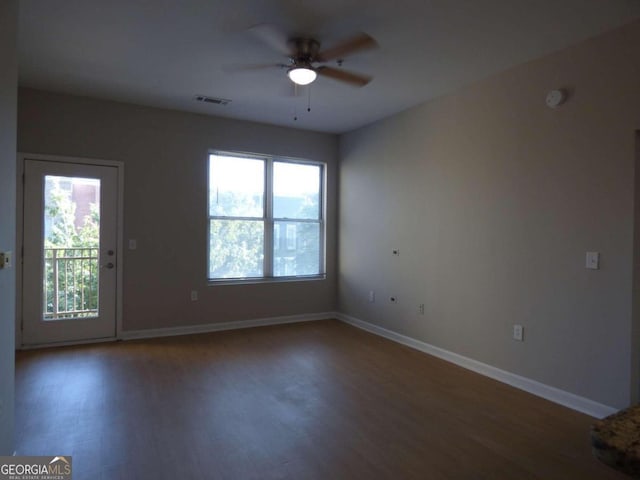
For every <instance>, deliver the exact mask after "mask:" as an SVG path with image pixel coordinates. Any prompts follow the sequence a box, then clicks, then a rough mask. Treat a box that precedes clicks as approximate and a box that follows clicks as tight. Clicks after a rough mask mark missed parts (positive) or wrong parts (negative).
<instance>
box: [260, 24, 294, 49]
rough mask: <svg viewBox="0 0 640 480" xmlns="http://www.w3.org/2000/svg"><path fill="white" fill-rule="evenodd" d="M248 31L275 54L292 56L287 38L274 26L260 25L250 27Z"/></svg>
mask: <svg viewBox="0 0 640 480" xmlns="http://www.w3.org/2000/svg"><path fill="white" fill-rule="evenodd" d="M249 31H250V32H251V33H252V34H253V35H254V36H255V37H256V38H258V39H259V40H261V41H262V42H264V43H265V44H267V45H268V46H269V47H271V48H272V49H273V50H275V51H276V52H279V53H281V54H283V55H286V56H287V57H290V56H291V55H293V54H294V51H293V49H292V47H291V45H289V37H288V36H287V34H286V33H284V32H283V31H282V30H280V29H279V28H278V27H276V26H275V25H272V24H270V23H260V24H258V25H254V26H253V27H251V28H250V29H249Z"/></svg>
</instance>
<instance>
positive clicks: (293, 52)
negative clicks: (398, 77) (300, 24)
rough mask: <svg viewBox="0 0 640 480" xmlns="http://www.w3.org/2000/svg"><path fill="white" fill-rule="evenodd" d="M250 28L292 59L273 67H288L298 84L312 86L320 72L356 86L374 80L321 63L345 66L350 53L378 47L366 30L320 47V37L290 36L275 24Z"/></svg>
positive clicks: (260, 37)
mask: <svg viewBox="0 0 640 480" xmlns="http://www.w3.org/2000/svg"><path fill="white" fill-rule="evenodd" d="M249 31H250V32H251V33H253V34H254V35H255V36H256V37H258V38H259V39H260V40H262V41H263V42H264V43H265V44H267V45H268V46H270V47H271V48H272V49H274V50H276V51H277V52H278V53H280V54H283V55H285V56H286V57H287V58H288V59H289V60H288V63H284V64H283V63H280V64H275V65H269V66H277V67H280V68H283V69H285V68H286V70H287V75H288V77H289V78H290V79H291V81H292V82H293V83H295V84H297V85H309V84H310V83H312V82H313V81H314V80H315V79H316V78H317V76H318V75H320V76H324V77H329V78H333V79H334V80H338V81H340V82H345V83H348V84H350V85H353V86H356V87H364V86H365V85H366V84H368V83H369V82H370V81H371V79H372V77H370V76H368V75H362V74H359V73H354V72H350V71H347V70H343V69H342V68H335V67H330V66H327V65H318V64H323V63H327V62H330V61H333V60H336V62H337V65H338V67H341V66H342V62H343V61H344V58H345V57H346V56H348V55H350V54H353V53H356V52H359V51H363V50H369V49H372V48H376V47H377V46H378V43H377V42H376V41H375V39H374V38H373V37H371V36H369V35H367V34H366V33H359V34H357V35H355V36H353V37H351V38H348V39H346V40H344V41H342V42H340V43H338V44H337V45H334V46H333V47H331V48H328V49H325V50H320V42H319V41H318V40H317V39H315V38H313V37H310V36H294V37H289V36H287V35H286V34H285V33H284V32H282V31H281V30H279V29H278V28H276V27H275V26H273V25H271V24H260V25H256V26H254V27H252V28H250V29H249Z"/></svg>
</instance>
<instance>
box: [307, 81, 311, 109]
mask: <svg viewBox="0 0 640 480" xmlns="http://www.w3.org/2000/svg"><path fill="white" fill-rule="evenodd" d="M307 90H308V93H309V96H308V101H307V112H310V111H311V85H309V86H308V87H307Z"/></svg>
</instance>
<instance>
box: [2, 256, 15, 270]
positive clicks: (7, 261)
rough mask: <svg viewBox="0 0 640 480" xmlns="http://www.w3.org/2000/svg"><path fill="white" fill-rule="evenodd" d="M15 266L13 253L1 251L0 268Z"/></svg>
mask: <svg viewBox="0 0 640 480" xmlns="http://www.w3.org/2000/svg"><path fill="white" fill-rule="evenodd" d="M12 266H13V255H12V254H11V252H0V268H11V267H12Z"/></svg>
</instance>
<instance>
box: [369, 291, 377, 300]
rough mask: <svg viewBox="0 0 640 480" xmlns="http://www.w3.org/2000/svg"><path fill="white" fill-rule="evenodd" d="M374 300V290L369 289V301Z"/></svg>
mask: <svg viewBox="0 0 640 480" xmlns="http://www.w3.org/2000/svg"><path fill="white" fill-rule="evenodd" d="M375 301H376V292H374V291H373V290H369V303H375Z"/></svg>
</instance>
